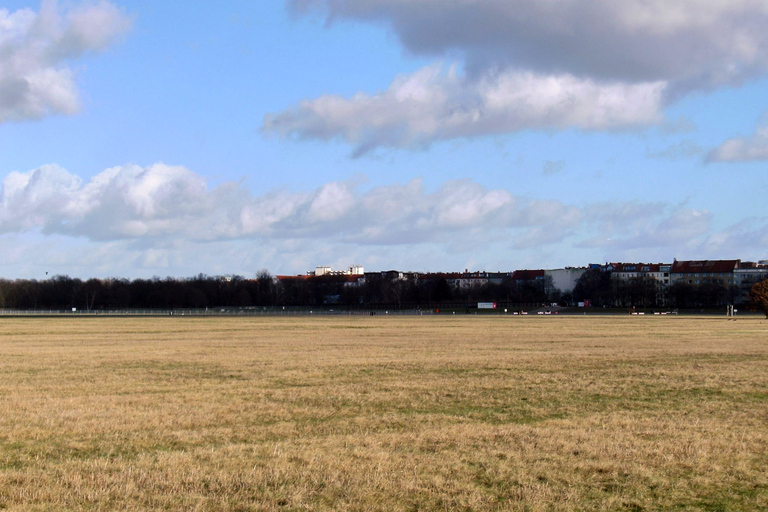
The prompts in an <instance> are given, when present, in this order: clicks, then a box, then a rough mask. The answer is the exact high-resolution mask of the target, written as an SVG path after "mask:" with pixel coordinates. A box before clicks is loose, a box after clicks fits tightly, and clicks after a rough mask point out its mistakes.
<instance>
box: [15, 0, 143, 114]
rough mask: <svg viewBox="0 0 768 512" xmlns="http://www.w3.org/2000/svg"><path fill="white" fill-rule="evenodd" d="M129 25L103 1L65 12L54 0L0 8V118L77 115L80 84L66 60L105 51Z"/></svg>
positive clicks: (128, 20)
mask: <svg viewBox="0 0 768 512" xmlns="http://www.w3.org/2000/svg"><path fill="white" fill-rule="evenodd" d="M130 25H131V21H130V19H129V18H128V17H127V16H126V15H125V14H124V13H123V12H122V11H121V10H120V9H118V8H117V7H116V6H114V5H113V4H111V3H109V2H106V1H100V2H96V3H88V4H82V5H79V6H76V7H74V8H72V9H70V10H67V11H63V10H62V9H60V8H59V6H58V4H57V2H56V1H54V0H47V1H45V2H43V5H42V7H41V8H40V11H39V12H34V11H32V10H30V9H20V10H17V11H14V12H10V11H8V10H6V9H0V122H8V121H20V120H24V119H40V118H43V117H46V116H49V115H52V114H73V113H75V112H77V110H78V108H79V101H78V94H77V87H76V85H75V81H74V77H73V72H72V70H71V69H70V68H69V67H67V62H68V61H70V60H71V59H75V58H77V57H79V56H81V55H82V54H84V53H87V52H92V51H101V50H104V49H105V48H106V47H107V46H109V44H110V43H111V42H112V41H114V40H115V38H116V37H118V36H120V35H121V34H123V33H124V32H125V31H126V30H128V28H129V27H130Z"/></svg>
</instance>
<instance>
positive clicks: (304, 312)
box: [0, 308, 435, 317]
mask: <svg viewBox="0 0 768 512" xmlns="http://www.w3.org/2000/svg"><path fill="white" fill-rule="evenodd" d="M433 314H435V312H434V311H432V310H422V309H401V310H398V309H392V310H379V309H376V310H373V309H372V310H358V309H355V310H344V309H322V308H315V309H304V308H302V309H294V308H243V309H229V308H207V309H114V310H91V311H88V310H79V309H78V310H64V309H59V310H57V309H26V310H20V309H0V317H2V316H6V317H12V316H19V317H41V316H55V317H112V316H117V317H120V316H123V317H128V316H152V317H167V316H198V317H200V316H202V317H206V316H207V317H216V316H313V315H314V316H332V315H336V316H377V315H379V316H380V315H398V316H403V315H409V316H415V315H433Z"/></svg>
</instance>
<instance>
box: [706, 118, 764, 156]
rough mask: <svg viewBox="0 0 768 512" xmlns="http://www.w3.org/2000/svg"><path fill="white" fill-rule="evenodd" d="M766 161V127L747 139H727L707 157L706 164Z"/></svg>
mask: <svg viewBox="0 0 768 512" xmlns="http://www.w3.org/2000/svg"><path fill="white" fill-rule="evenodd" d="M765 160H768V126H763V127H760V128H758V129H757V130H756V131H755V133H754V134H752V135H751V136H749V137H744V138H735V139H729V140H727V141H725V142H724V143H723V144H721V145H720V147H718V148H717V149H714V150H712V151H711V152H710V153H709V155H707V161H708V162H752V161H765Z"/></svg>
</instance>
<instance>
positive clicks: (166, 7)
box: [0, 0, 768, 279]
mask: <svg viewBox="0 0 768 512" xmlns="http://www.w3.org/2000/svg"><path fill="white" fill-rule="evenodd" d="M3 5H4V7H3V9H4V10H3V11H0V150H1V151H2V154H3V159H2V164H0V179H2V180H3V181H2V191H1V192H0V200H1V202H0V240H1V241H2V247H3V251H1V254H0V268H2V269H3V270H2V275H3V276H4V277H6V278H19V277H24V278H38V279H42V278H44V277H45V275H46V272H47V273H48V275H55V274H68V275H71V276H78V277H129V278H134V277H151V276H163V277H164V276H191V275H196V274H198V273H205V274H210V275H216V274H240V275H244V276H246V277H250V276H253V275H254V274H255V273H256V271H257V270H259V269H262V268H267V269H269V270H270V271H271V272H273V273H276V274H293V273H303V272H305V271H306V270H308V269H310V268H314V267H315V266H316V265H321V264H322V265H331V266H333V267H335V268H346V267H347V266H349V265H351V264H353V263H355V264H362V265H364V266H365V267H366V269H367V270H385V269H390V268H398V269H402V270H417V271H441V270H442V271H447V270H458V269H464V268H468V269H472V270H514V269H519V268H542V267H543V268H557V267H563V266H579V265H585V264H587V263H590V262H605V261H640V260H642V261H653V262H670V261H671V260H672V259H673V258H677V259H705V258H709V259H716V258H741V259H743V260H761V259H766V258H768V250H767V249H768V206H766V201H765V199H764V198H765V197H766V196H768V179H767V178H766V171H767V169H766V167H767V166H768V117H767V115H766V111H768V94H766V93H767V92H768V4H766V2H764V1H756V0H738V1H728V2H726V1H724V0H676V1H674V2H673V1H671V0H668V1H667V0H655V1H652V2H643V1H640V0H627V1H626V2H612V1H609V0H547V1H544V2H531V1H528V0H485V1H483V2H476V1H474V0H455V1H448V0H446V1H444V2H434V1H433V0H411V1H408V2H406V1H403V0H357V1H354V2H353V1H345V0H293V1H286V2H279V1H275V2H244V1H236V0H223V1H219V2H216V3H200V4H199V5H195V7H194V9H190V8H186V9H185V8H182V7H180V6H178V5H177V4H174V3H173V2H150V1H142V0H125V1H111V2H108V1H101V2H76V1H73V2H65V1H63V0H62V1H59V2H58V3H57V2H52V1H46V2H42V3H41V2H24V1H14V2H4V4H3Z"/></svg>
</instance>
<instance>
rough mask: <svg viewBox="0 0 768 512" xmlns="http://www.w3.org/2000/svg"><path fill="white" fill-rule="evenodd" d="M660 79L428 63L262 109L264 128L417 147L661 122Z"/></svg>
mask: <svg viewBox="0 0 768 512" xmlns="http://www.w3.org/2000/svg"><path fill="white" fill-rule="evenodd" d="M664 88H665V84H664V83H661V82H652V83H641V84H633V85H628V84H623V83H600V82H595V81H593V80H591V79H579V78H576V77H575V76H572V75H539V74H534V73H531V72H517V71H513V72H507V73H504V74H499V75H495V74H494V75H489V76H486V77H484V78H483V79H482V80H470V79H468V78H467V77H461V76H459V75H458V74H457V73H456V71H455V69H453V68H452V69H450V70H448V71H447V72H443V70H442V67H441V66H438V65H435V66H428V67H426V68H423V69H421V70H419V71H417V72H416V73H414V74H412V75H403V76H400V77H397V78H396V79H395V80H394V81H393V82H392V84H391V85H390V86H389V88H388V89H387V90H386V91H383V92H381V93H379V94H375V95H367V94H363V93H358V94H356V95H355V96H353V97H352V98H342V97H339V96H331V95H328V96H322V97H320V98H317V99H315V100H311V101H304V102H302V103H301V104H300V105H299V106H297V107H296V108H294V109H292V110H288V111H285V112H281V113H279V114H271V115H267V116H266V117H265V119H264V126H263V130H264V131H265V132H267V133H270V132H275V133H278V134H280V135H282V136H294V137H298V138H302V139H322V140H329V139H334V138H340V139H342V140H344V141H345V142H347V143H349V144H352V145H354V146H355V151H354V156H360V155H362V154H365V153H366V152H368V151H370V150H372V149H375V148H377V147H381V146H386V147H396V148H412V149H413V148H423V147H426V146H428V145H429V144H430V143H432V142H434V141H438V140H450V139H455V138H460V137H473V136H479V135H488V134H501V133H510V132H517V131H521V130H526V129H563V128H568V127H577V128H582V129H586V130H606V129H613V128H627V127H630V126H641V125H647V124H650V123H654V122H657V121H659V120H661V118H662V114H661V107H662V95H663V92H664Z"/></svg>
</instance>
